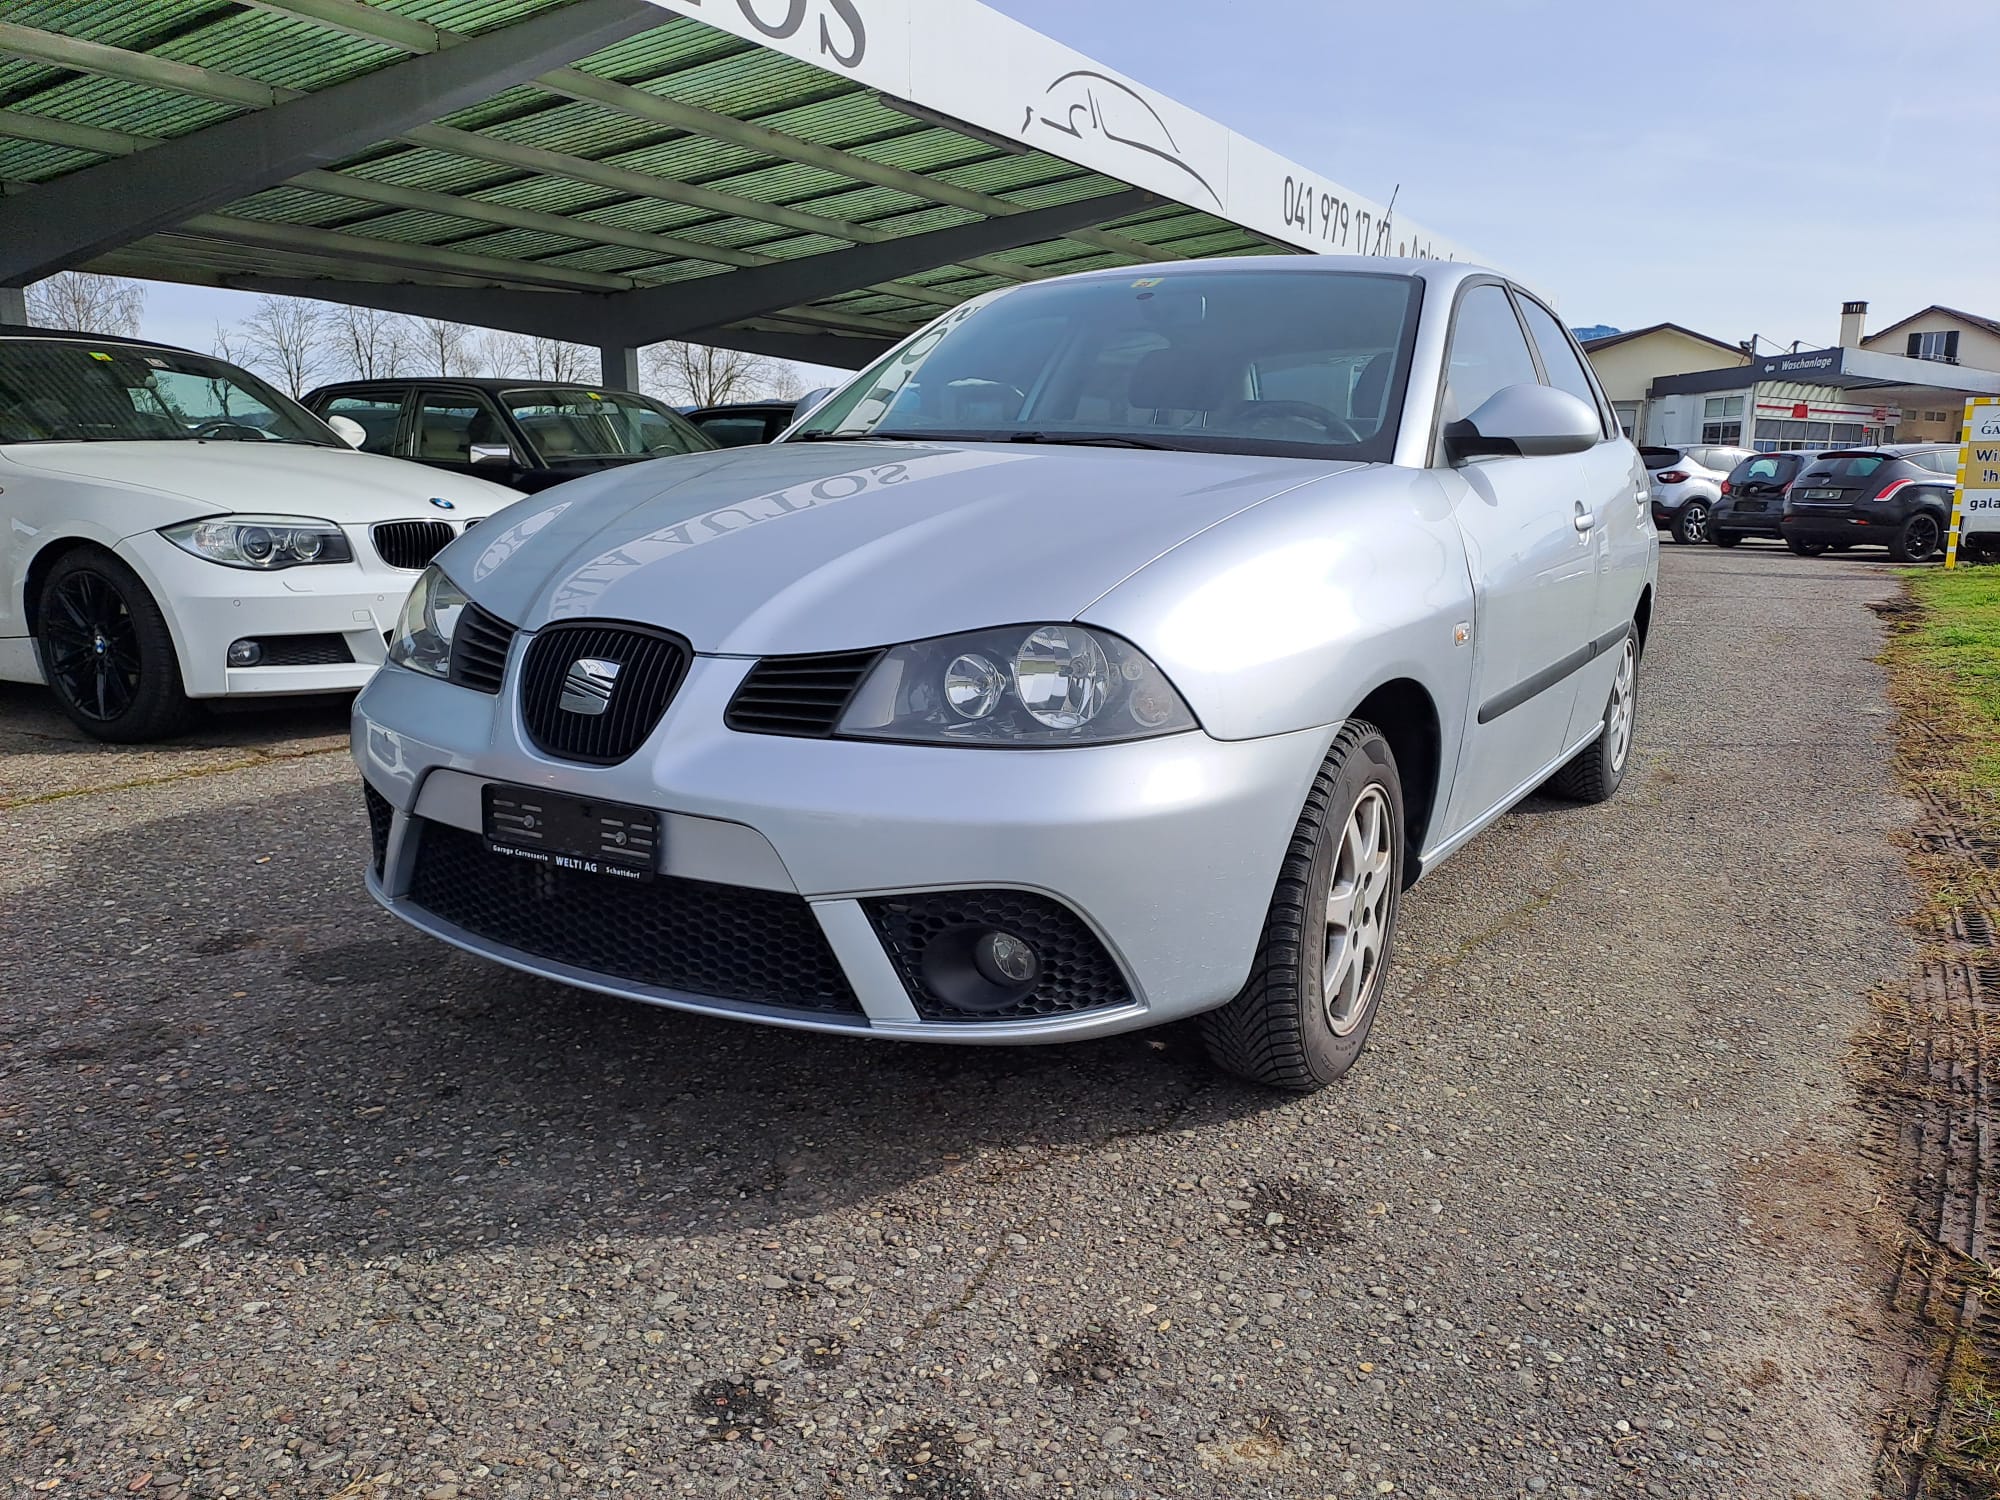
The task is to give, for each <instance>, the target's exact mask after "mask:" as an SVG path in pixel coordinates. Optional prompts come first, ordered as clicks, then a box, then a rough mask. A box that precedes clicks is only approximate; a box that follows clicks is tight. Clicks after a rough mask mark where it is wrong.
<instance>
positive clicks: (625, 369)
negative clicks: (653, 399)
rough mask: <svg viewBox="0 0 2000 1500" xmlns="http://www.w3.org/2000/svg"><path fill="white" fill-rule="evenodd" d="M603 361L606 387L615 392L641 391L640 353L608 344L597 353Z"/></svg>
mask: <svg viewBox="0 0 2000 1500" xmlns="http://www.w3.org/2000/svg"><path fill="white" fill-rule="evenodd" d="M597 354H598V358H599V359H600V360H601V361H602V368H603V372H604V386H605V389H607V390H613V391H636V390H638V389H639V351H638V350H637V349H621V348H619V347H618V346H617V345H616V344H607V345H605V346H604V347H603V348H602V349H600V350H598V351H597Z"/></svg>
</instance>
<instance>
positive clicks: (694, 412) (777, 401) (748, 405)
mask: <svg viewBox="0 0 2000 1500" xmlns="http://www.w3.org/2000/svg"><path fill="white" fill-rule="evenodd" d="M798 404H799V403H798V402H797V401H786V400H784V399H782V398H780V397H777V396H772V397H769V398H767V399H766V400H763V401H724V402H722V403H721V404H720V405H717V406H695V407H690V408H689V409H688V410H686V411H684V412H682V413H681V415H682V416H684V417H686V418H687V419H688V420H689V421H693V420H694V419H695V418H696V417H720V416H735V415H737V414H739V413H749V412H774V411H775V412H786V411H791V410H793V409H794V408H795V407H797V406H798Z"/></svg>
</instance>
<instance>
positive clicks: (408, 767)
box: [354, 257, 1658, 1089]
mask: <svg viewBox="0 0 2000 1500" xmlns="http://www.w3.org/2000/svg"><path fill="white" fill-rule="evenodd" d="M1657 568H1658V542H1657V539H1656V538H1655V536H1654V534H1653V528H1652V526H1651V524H1650V516H1649V515H1648V494H1647V488H1646V474H1645V469H1644V467H1643V466H1642V465H1641V463H1640V461H1639V457H1638V454H1637V453H1636V451H1635V450H1634V449H1633V448H1632V446H1631V445H1630V444H1629V443H1628V442H1626V441H1625V440H1624V439H1623V438H1622V437H1621V436H1619V432H1618V427H1617V424H1616V423H1615V421H1613V420H1612V417H1611V413H1610V410H1609V407H1608V406H1607V404H1606V403H1605V401H1604V398H1603V394H1602V392H1601V391H1600V390H1599V389H1598V388H1597V386H1596V384H1595V382H1594V381H1593V379H1592V377H1591V375H1590V373H1589V370H1588V367H1587V366H1586V365H1585V363H1584V362H1583V360H1582V358H1581V356H1580V355H1579V353H1578V351H1577V349H1576V346H1575V344H1574V342H1573V341H1572V340H1571V338H1570V337H1569V335H1568V334H1567V332H1566V331H1565V330H1564V329H1563V327H1562V325H1561V324H1560V323H1559V322H1558V321H1557V320H1556V318H1555V317H1554V316H1553V315H1552V314H1551V313H1550V312H1549V310H1548V309H1547V308H1546V307H1545V306H1544V305H1543V304H1542V303H1541V302H1540V301H1538V300H1536V299H1535V298H1534V297H1533V296H1532V295H1530V294H1529V293H1527V292H1526V291H1524V290H1523V289H1521V288H1519V287H1517V286H1514V285H1511V284H1510V283H1508V282H1507V281H1506V280H1505V279H1504V278H1502V277H1499V276H1496V275H1494V274H1492V273H1490V272H1484V271H1479V270H1476V269H1473V268H1469V267H1466V266H1462V265H1447V264H1441V263H1435V262H1420V261H1399V260H1371V259H1358V258H1349V257H1342V258H1339V259H1334V258H1309V257H1298V258H1275V257H1274V258H1269V259H1257V260H1238V261H1202V262H1185V263H1181V264H1177V265H1172V266H1162V267H1156V268H1145V269H1138V270H1135V269H1130V268H1127V269H1124V270H1118V271H1106V272H1098V273H1091V274H1087V275H1083V276H1077V277H1069V278H1063V279H1058V280H1050V281H1045V282H1040V283H1036V284H1033V285H1029V286H1025V287H1019V288H1015V289H1012V290H1008V291H1005V292H1001V293H997V294H994V295H991V296H987V297H982V298H980V299H978V300H976V301H973V302H970V303H968V304H966V305H965V306H963V307H960V308H958V309H955V310H954V311H952V312H950V313H948V314H947V315H945V316H944V317H943V318H941V319H940V320H939V321H938V322H937V323H936V324H934V325H933V326H932V327H930V328H929V329H927V330H926V331H924V332H923V333H921V334H919V335H917V336H916V337H914V338H912V339H911V340H909V341H908V342H907V343H905V344H904V345H902V346H901V347H900V348H898V349H896V350H895V351H894V352H893V353H891V354H889V355H888V356H886V357H885V358H883V359H882V360H881V361H880V362H879V363H878V364H876V365H875V366H874V367H873V368H871V369H869V370H867V371H865V372H864V373H862V374H861V375H860V376H858V377H857V378H856V379H855V380H854V381H853V382H852V383H851V384H849V385H848V386H847V387H845V388H844V389H843V390H841V391H840V392H838V393H837V394H836V395H834V396H833V397H832V398H831V399H829V400H828V401H827V402H826V403H824V404H823V405H822V406H820V407H819V408H818V410H817V411H815V412H814V413H813V414H812V415H811V416H809V417H808V418H806V419H805V420H804V421H803V422H802V423H800V424H799V425H798V426H796V427H795V428H794V429H793V430H792V431H791V432H790V433H789V434H787V436H786V437H785V438H784V439H783V440H782V441H780V442H779V443H777V444H776V445H774V446H770V447H763V448H739V449H733V450H729V451H726V452H722V453H716V454H706V455H696V456H693V457H681V458H675V459H671V460H666V461H662V462H659V463H651V464H642V465H639V466H636V467H632V468H625V469H620V470H618V471H615V472H612V473H607V474H604V475H601V476H596V477H592V478H588V479H583V480H579V481H577V482H574V483H571V484H567V485H564V486H562V487H560V488H558V489H555V490H551V491H548V492H546V493H544V494H542V495H540V496H537V497H536V498H534V499H532V500H529V501H524V502H522V503H520V504H518V505H516V506H515V507H514V508H512V509H511V510H508V511H506V512H503V513H502V514H501V515H500V516H498V517H496V518H495V519H494V520H492V521H490V522H488V523H487V524H486V525H484V526H482V527H480V528H479V529H477V530H476V531H474V532H472V533H470V534H468V535H467V536H466V537H465V538H463V539H462V540H460V541H458V542H455V543H453V544H452V545H451V546H450V547H449V548H447V549H446V550H445V551H444V552H443V554H441V555H440V557H439V558H438V559H437V563H436V565H435V566H434V567H433V568H432V569H431V570H430V572H429V573H427V574H426V575H425V576H424V578H423V580H422V582H421V583H420V585H419V586H418V588H417V589H416V591H415V593H414V595H413V596H412V598H411V601H410V604H409V606H408V608H407V610H406V611H405V614H404V617H403V619H402V621H401V624H400V626H399V628H398V630H397V632H396V639H395V641H394V644H393V647H392V650H391V652H390V665H388V666H387V667H385V668H384V669H383V670H382V671H381V672H380V673H379V674H378V675H377V676H376V677H375V679H374V680H373V681H372V682H371V683H370V684H369V686H368V688H367V690H366V691H365V692H364V693H363V694H362V695H361V697H360V699H359V700H358V702H357V704H356V707H355V717H354V753H355V756H356V758H357V760H358V761H359V763H360V767H361V771H362V774H363V776H364V778H365V780H366V783H367V791H366V800H367V804H368V811H369V815H370V822H371V825H372V831H373V834H374V862H373V868H372V870H371V872H370V874H369V878H368V883H369V889H370V890H371V891H372V892H373V893H374V895H375V896H376V897H377V899H379V900H380V901H381V902H382V903H383V904H384V905H385V906H387V907H388V908H389V910H390V911H392V912H394V913H395V914H396V915H398V916H400V917H401V918H403V919H404V920H405V921H407V922H409V923H411V924H413V925H414V926H416V927H419V928H421V929H422V930H424V931H426V932H429V933H431V934H433V935H435V936H437V937H439V938H441V939H443V940H444V941H446V942H449V943H453V944H456V945H458V946H459V947H461V948H464V949H467V950H469V951H471V952H473V953H477V954H481V955H484V956H486V957H488V958H491V959H495V960H497V961H499V962H501V963H504V964H509V965H512V966H514V967H516V968H519V969H523V970H527V971H529V972H531V973H535V974H540V975H545V976H547V977H549V978H551V979H555V980H559V981H562V982H564V983H567V984H571V985H576V986H581V987H584V988H587V989H593V990H599V991H603V992H605V993H608V994H612V995H619V996H624V997H627V998H629V999H634V1000H640V1001H646V1002H650V1003H654V1004H660V1005H669V1006H678V1007H682V1008H685V1009H689V1010H698V1011H704V1012H709V1013H714V1014H725V1015H730V1016H736V1017H740V1018H742V1019H745V1020H753V1021H764V1022H770V1023H774V1024H780V1025H786V1026H795V1027H805V1028H813V1029H818V1030H822V1031H839V1032H851V1033H857V1034H865V1035H871V1036H881V1037H893V1038H906V1039H907V1038H915V1039H924V1040H936V1041H947V1042H988V1043H1021V1042H1042V1041H1059V1040H1066V1039H1072V1038H1081V1037H1093V1036H1102V1035H1105V1034H1108V1033H1112V1032H1118V1031H1123V1030H1127V1029H1130V1028H1134V1027H1141V1026H1150V1025H1156V1024H1158V1023H1160V1022H1164V1021H1170V1020H1174V1019H1176V1018H1181V1017H1187V1016H1195V1015H1200V1016H1202V1017H1203V1027H1204V1030H1205V1034H1206V1036H1207V1038H1208V1042H1209V1045H1210V1048H1211V1050H1212V1052H1213V1054H1214V1056H1215V1058H1216V1060H1217V1061H1218V1062H1219V1063H1220V1064H1221V1065H1223V1066H1224V1067H1226V1068H1228V1069H1230V1070H1232V1071H1235V1072H1237V1073H1239V1074H1242V1075H1244V1076H1245V1077H1248V1078H1250V1079H1253V1080H1256V1081H1258V1082H1261V1083H1265V1084H1269V1085H1274V1086H1278V1087H1286V1088H1295V1089H1308V1088H1313V1087H1316V1086H1318V1085H1321V1084H1324V1083H1327V1082H1329V1081H1331V1080H1332V1079H1334V1078H1337V1077H1338V1076H1340V1074H1342V1073H1343V1072H1344V1071H1346V1069H1347V1068H1348V1067H1350V1066H1351V1065H1352V1064H1353V1062H1354V1060H1355V1058H1356V1056H1357V1055H1358V1054H1359V1052H1360V1051H1361V1048H1362V1046H1363V1043H1364V1042H1365V1040H1366V1038H1367V1035H1368V1032H1369V1028H1370V1026H1371V1024H1372V1023H1373V1020H1374V1016H1375V1011H1376V1008H1377V1005H1378V1003H1379V1001H1380V998H1381V995H1382V992H1383V987H1384V984H1383V982H1384V975H1385V974H1386V972H1387V969H1388V964H1389V957H1390V954H1391V951H1392V948H1393V945H1394V939H1395V930H1396V918H1397V910H1398V903H1399V900H1400V897H1401V894H1402V892H1403V891H1404V890H1405V889H1406V888H1408V887H1409V886H1410V885H1411V884H1412V883H1413V882H1414V881H1415V880H1416V879H1417V877H1418V876H1419V875H1420V874H1421V873H1422V872H1423V871H1425V870H1427V869H1428V868H1430V867H1431V866H1432V865H1434V864H1435V863H1437V861H1439V860H1441V859H1443V858H1445V857H1446V856H1447V855H1449V854H1450V853H1451V852H1452V851H1453V850H1454V849H1456V848H1457V847H1459V846H1460V845H1461V844H1463V843H1464V842H1465V841H1466V840H1467V839H1469V838H1471V837H1472V836H1473V835H1474V834H1476V833H1477V832H1478V831H1479V830H1480V829H1481V828H1483V827H1484V826H1485V825H1486V824H1488V823H1489V822H1491V821H1492V820H1493V819H1494V818H1495V817H1497V816H1498V815H1499V814H1500V813H1502V812H1503V811H1505V810H1506V809H1507V808H1508V807H1509V806H1511V805H1512V804H1513V803H1514V802H1516V801H1518V800H1519V799H1520V798H1522V797H1524V796H1526V795H1527V794H1528V793H1530V792H1532V791H1534V790H1535V789H1536V788H1537V787H1540V786H1542V785H1543V784H1544V783H1545V782H1551V783H1552V785H1553V787H1554V788H1555V789H1556V790H1558V791H1561V792H1564V793H1566V794H1569V795H1571V796H1573V797H1575V798H1578V799H1580V800H1585V801H1597V800H1602V799H1604V798H1607V797H1609V796H1610V795H1611V794H1612V793H1613V792H1614V791H1615V790H1616V789H1617V787H1618V784H1619V782H1620V780H1621V779H1622V777H1623V776H1624V773H1625V769H1626V766H1627V764H1628V761H1629V756H1630V753H1631V746H1632V733H1633V724H1634V707H1635V701H1636V681H1635V676H1636V666H1637V662H1638V659H1639V654H1640V652H1641V650H1642V648H1643V646H1644V641H1645V635H1646V629H1647V625H1648V622H1649V620H1650V617H1651V612H1652V603H1653V593H1654V588H1655V582H1656V576H1657Z"/></svg>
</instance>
